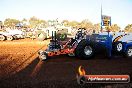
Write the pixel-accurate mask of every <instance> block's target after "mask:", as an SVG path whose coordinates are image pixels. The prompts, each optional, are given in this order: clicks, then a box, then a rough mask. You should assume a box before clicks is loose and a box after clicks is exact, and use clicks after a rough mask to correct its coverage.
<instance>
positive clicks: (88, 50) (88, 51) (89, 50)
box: [75, 40, 95, 59]
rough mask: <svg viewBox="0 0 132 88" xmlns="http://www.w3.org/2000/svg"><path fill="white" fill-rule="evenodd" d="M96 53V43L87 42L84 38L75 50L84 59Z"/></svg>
mask: <svg viewBox="0 0 132 88" xmlns="http://www.w3.org/2000/svg"><path fill="white" fill-rule="evenodd" d="M94 53H95V50H94V44H93V43H92V42H91V43H87V41H86V40H82V41H81V42H80V43H79V44H78V46H77V48H76V50H75V54H76V56H78V57H80V58H82V59H90V58H92V57H93V56H94Z"/></svg>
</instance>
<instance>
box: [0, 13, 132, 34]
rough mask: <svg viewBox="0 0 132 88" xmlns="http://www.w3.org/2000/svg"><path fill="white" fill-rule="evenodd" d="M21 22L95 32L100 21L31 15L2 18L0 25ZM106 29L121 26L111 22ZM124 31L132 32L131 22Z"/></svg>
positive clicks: (30, 24) (34, 26)
mask: <svg viewBox="0 0 132 88" xmlns="http://www.w3.org/2000/svg"><path fill="white" fill-rule="evenodd" d="M20 23H21V24H22V25H20V26H22V27H25V28H26V27H27V28H38V27H49V26H55V25H64V26H69V27H73V28H80V27H83V28H86V29H91V30H93V29H94V30H95V31H96V32H99V30H100V28H101V26H100V23H97V24H93V23H92V22H91V21H89V20H88V19H84V20H82V21H81V22H78V21H69V20H63V21H62V22H58V20H47V21H46V20H42V19H39V18H37V17H35V16H33V17H31V18H30V19H29V20H27V19H25V18H23V19H22V20H18V19H12V18H7V19H5V20H4V22H2V21H0V26H2V25H4V26H5V27H14V26H16V25H17V24H20ZM107 29H109V30H110V31H113V32H117V31H120V30H121V28H120V27H119V26H118V25H117V24H112V25H111V26H109V27H108V28H107ZM124 31H125V32H132V24H128V25H126V27H125V29H124Z"/></svg>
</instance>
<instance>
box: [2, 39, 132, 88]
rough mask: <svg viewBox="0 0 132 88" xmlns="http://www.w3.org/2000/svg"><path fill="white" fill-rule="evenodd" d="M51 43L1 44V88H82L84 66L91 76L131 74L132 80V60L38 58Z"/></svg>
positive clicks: (92, 87) (92, 86) (127, 87)
mask: <svg viewBox="0 0 132 88" xmlns="http://www.w3.org/2000/svg"><path fill="white" fill-rule="evenodd" d="M48 42H49V40H46V41H43V42H40V41H36V40H30V39H24V40H15V41H4V42H0V88H27V87H28V88H29V87H30V88H31V87H33V88H40V87H43V88H45V87H47V88H49V87H50V88H77V87H79V88H82V86H80V85H78V84H77V82H76V74H77V69H78V67H79V66H80V65H82V66H83V67H84V68H85V70H86V73H87V74H128V75H130V76H132V59H126V58H122V57H114V58H113V59H107V58H105V57H104V56H103V55H97V56H96V57H95V58H94V59H90V60H80V59H78V58H75V57H68V56H66V55H62V56H57V57H53V58H51V59H49V60H47V61H43V62H42V61H40V60H39V59H38V58H37V56H38V55H37V51H38V50H39V49H40V48H43V49H44V48H46V44H47V43H48ZM111 86H114V87H115V86H116V87H118V88H131V87H132V86H131V84H121V85H119V84H89V85H86V87H87V88H89V87H90V88H96V87H97V88H100V87H106V88H111Z"/></svg>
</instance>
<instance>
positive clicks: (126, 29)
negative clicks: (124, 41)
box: [124, 24, 132, 32]
mask: <svg viewBox="0 0 132 88" xmlns="http://www.w3.org/2000/svg"><path fill="white" fill-rule="evenodd" d="M124 31H125V32H132V24H128V25H127V26H126V27H125V29H124Z"/></svg>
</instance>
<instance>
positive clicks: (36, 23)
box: [29, 16, 46, 28]
mask: <svg viewBox="0 0 132 88" xmlns="http://www.w3.org/2000/svg"><path fill="white" fill-rule="evenodd" d="M29 23H30V27H31V28H38V27H45V25H46V21H45V20H40V19H38V18H37V17H35V16H33V17H31V18H30V19H29Z"/></svg>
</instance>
